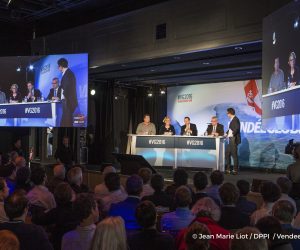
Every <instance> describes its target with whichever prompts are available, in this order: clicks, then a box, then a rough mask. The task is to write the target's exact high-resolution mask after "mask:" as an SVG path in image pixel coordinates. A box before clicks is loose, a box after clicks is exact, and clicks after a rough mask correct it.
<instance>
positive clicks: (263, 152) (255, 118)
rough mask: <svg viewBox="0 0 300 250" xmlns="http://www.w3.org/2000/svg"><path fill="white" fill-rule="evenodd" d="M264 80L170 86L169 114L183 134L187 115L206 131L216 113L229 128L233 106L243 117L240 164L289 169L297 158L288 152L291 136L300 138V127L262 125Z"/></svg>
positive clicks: (200, 131) (199, 130)
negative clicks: (264, 127) (266, 128)
mask: <svg viewBox="0 0 300 250" xmlns="http://www.w3.org/2000/svg"><path fill="white" fill-rule="evenodd" d="M261 85H262V84H261V80H249V81H235V82H224V83H210V84H198V85H188V86H178V87H169V88H168V92H167V93H168V108H167V110H168V115H169V116H170V117H171V119H172V124H173V125H174V126H175V129H176V134H180V125H183V120H184V117H185V116H189V117H190V118H191V122H192V123H195V124H196V125H197V128H198V134H199V135H203V134H204V132H205V130H206V128H207V125H208V123H209V122H210V119H211V117H212V116H214V115H216V116H217V117H218V118H219V122H220V123H222V124H223V125H224V127H225V129H226V131H227V129H228V122H229V119H228V118H227V114H226V109H227V108H228V107H233V108H234V109H235V110H236V115H237V116H238V117H239V119H240V121H241V133H242V143H241V145H240V146H239V157H240V165H241V166H244V167H256V168H273V169H285V168H286V167H287V166H288V164H290V163H291V162H293V158H292V157H291V156H290V155H286V154H284V148H285V146H286V144H287V143H288V140H289V139H292V138H293V139H295V141H300V135H299V134H300V130H264V129H263V128H262V127H261V113H262V110H261V89H262V88H261Z"/></svg>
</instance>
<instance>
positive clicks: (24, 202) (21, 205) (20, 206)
mask: <svg viewBox="0 0 300 250" xmlns="http://www.w3.org/2000/svg"><path fill="white" fill-rule="evenodd" d="M27 207H28V199H27V198H26V196H25V193H24V192H14V193H13V194H11V195H10V196H8V198H7V199H6V202H5V203H4V210H5V213H6V215H7V217H8V218H9V219H10V220H13V219H15V218H18V217H21V216H22V215H23V214H24V213H25V212H26V209H27Z"/></svg>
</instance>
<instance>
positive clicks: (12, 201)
mask: <svg viewBox="0 0 300 250" xmlns="http://www.w3.org/2000/svg"><path fill="white" fill-rule="evenodd" d="M28 204H29V202H28V199H27V198H26V196H25V195H24V193H23V192H15V193H13V194H12V195H10V196H9V197H8V198H7V200H6V202H5V204H4V209H5V213H6V215H7V217H8V218H9V221H8V222H4V223H0V232H1V230H9V231H11V232H13V233H14V234H15V235H16V236H17V237H18V240H19V242H20V250H41V249H43V250H52V249H53V247H52V245H51V244H50V242H49V239H48V237H47V234H46V232H45V231H44V229H43V228H42V227H40V226H37V225H35V224H26V223H25V218H26V215H27V212H28Z"/></svg>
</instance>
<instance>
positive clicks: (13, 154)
mask: <svg viewBox="0 0 300 250" xmlns="http://www.w3.org/2000/svg"><path fill="white" fill-rule="evenodd" d="M18 156H19V154H18V152H17V151H15V150H13V151H11V152H10V153H9V162H11V163H13V164H14V165H16V159H17V158H18Z"/></svg>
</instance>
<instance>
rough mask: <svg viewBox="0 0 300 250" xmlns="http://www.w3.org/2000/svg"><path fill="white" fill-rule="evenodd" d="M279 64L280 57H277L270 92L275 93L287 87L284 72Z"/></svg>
mask: <svg viewBox="0 0 300 250" xmlns="http://www.w3.org/2000/svg"><path fill="white" fill-rule="evenodd" d="M279 66H280V65H279V58H278V57H277V58H275V60H274V72H273V73H272V75H271V79H270V83H269V89H268V93H273V92H276V91H279V90H282V89H285V88H286V86H285V83H284V73H283V71H282V69H280V68H279Z"/></svg>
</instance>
